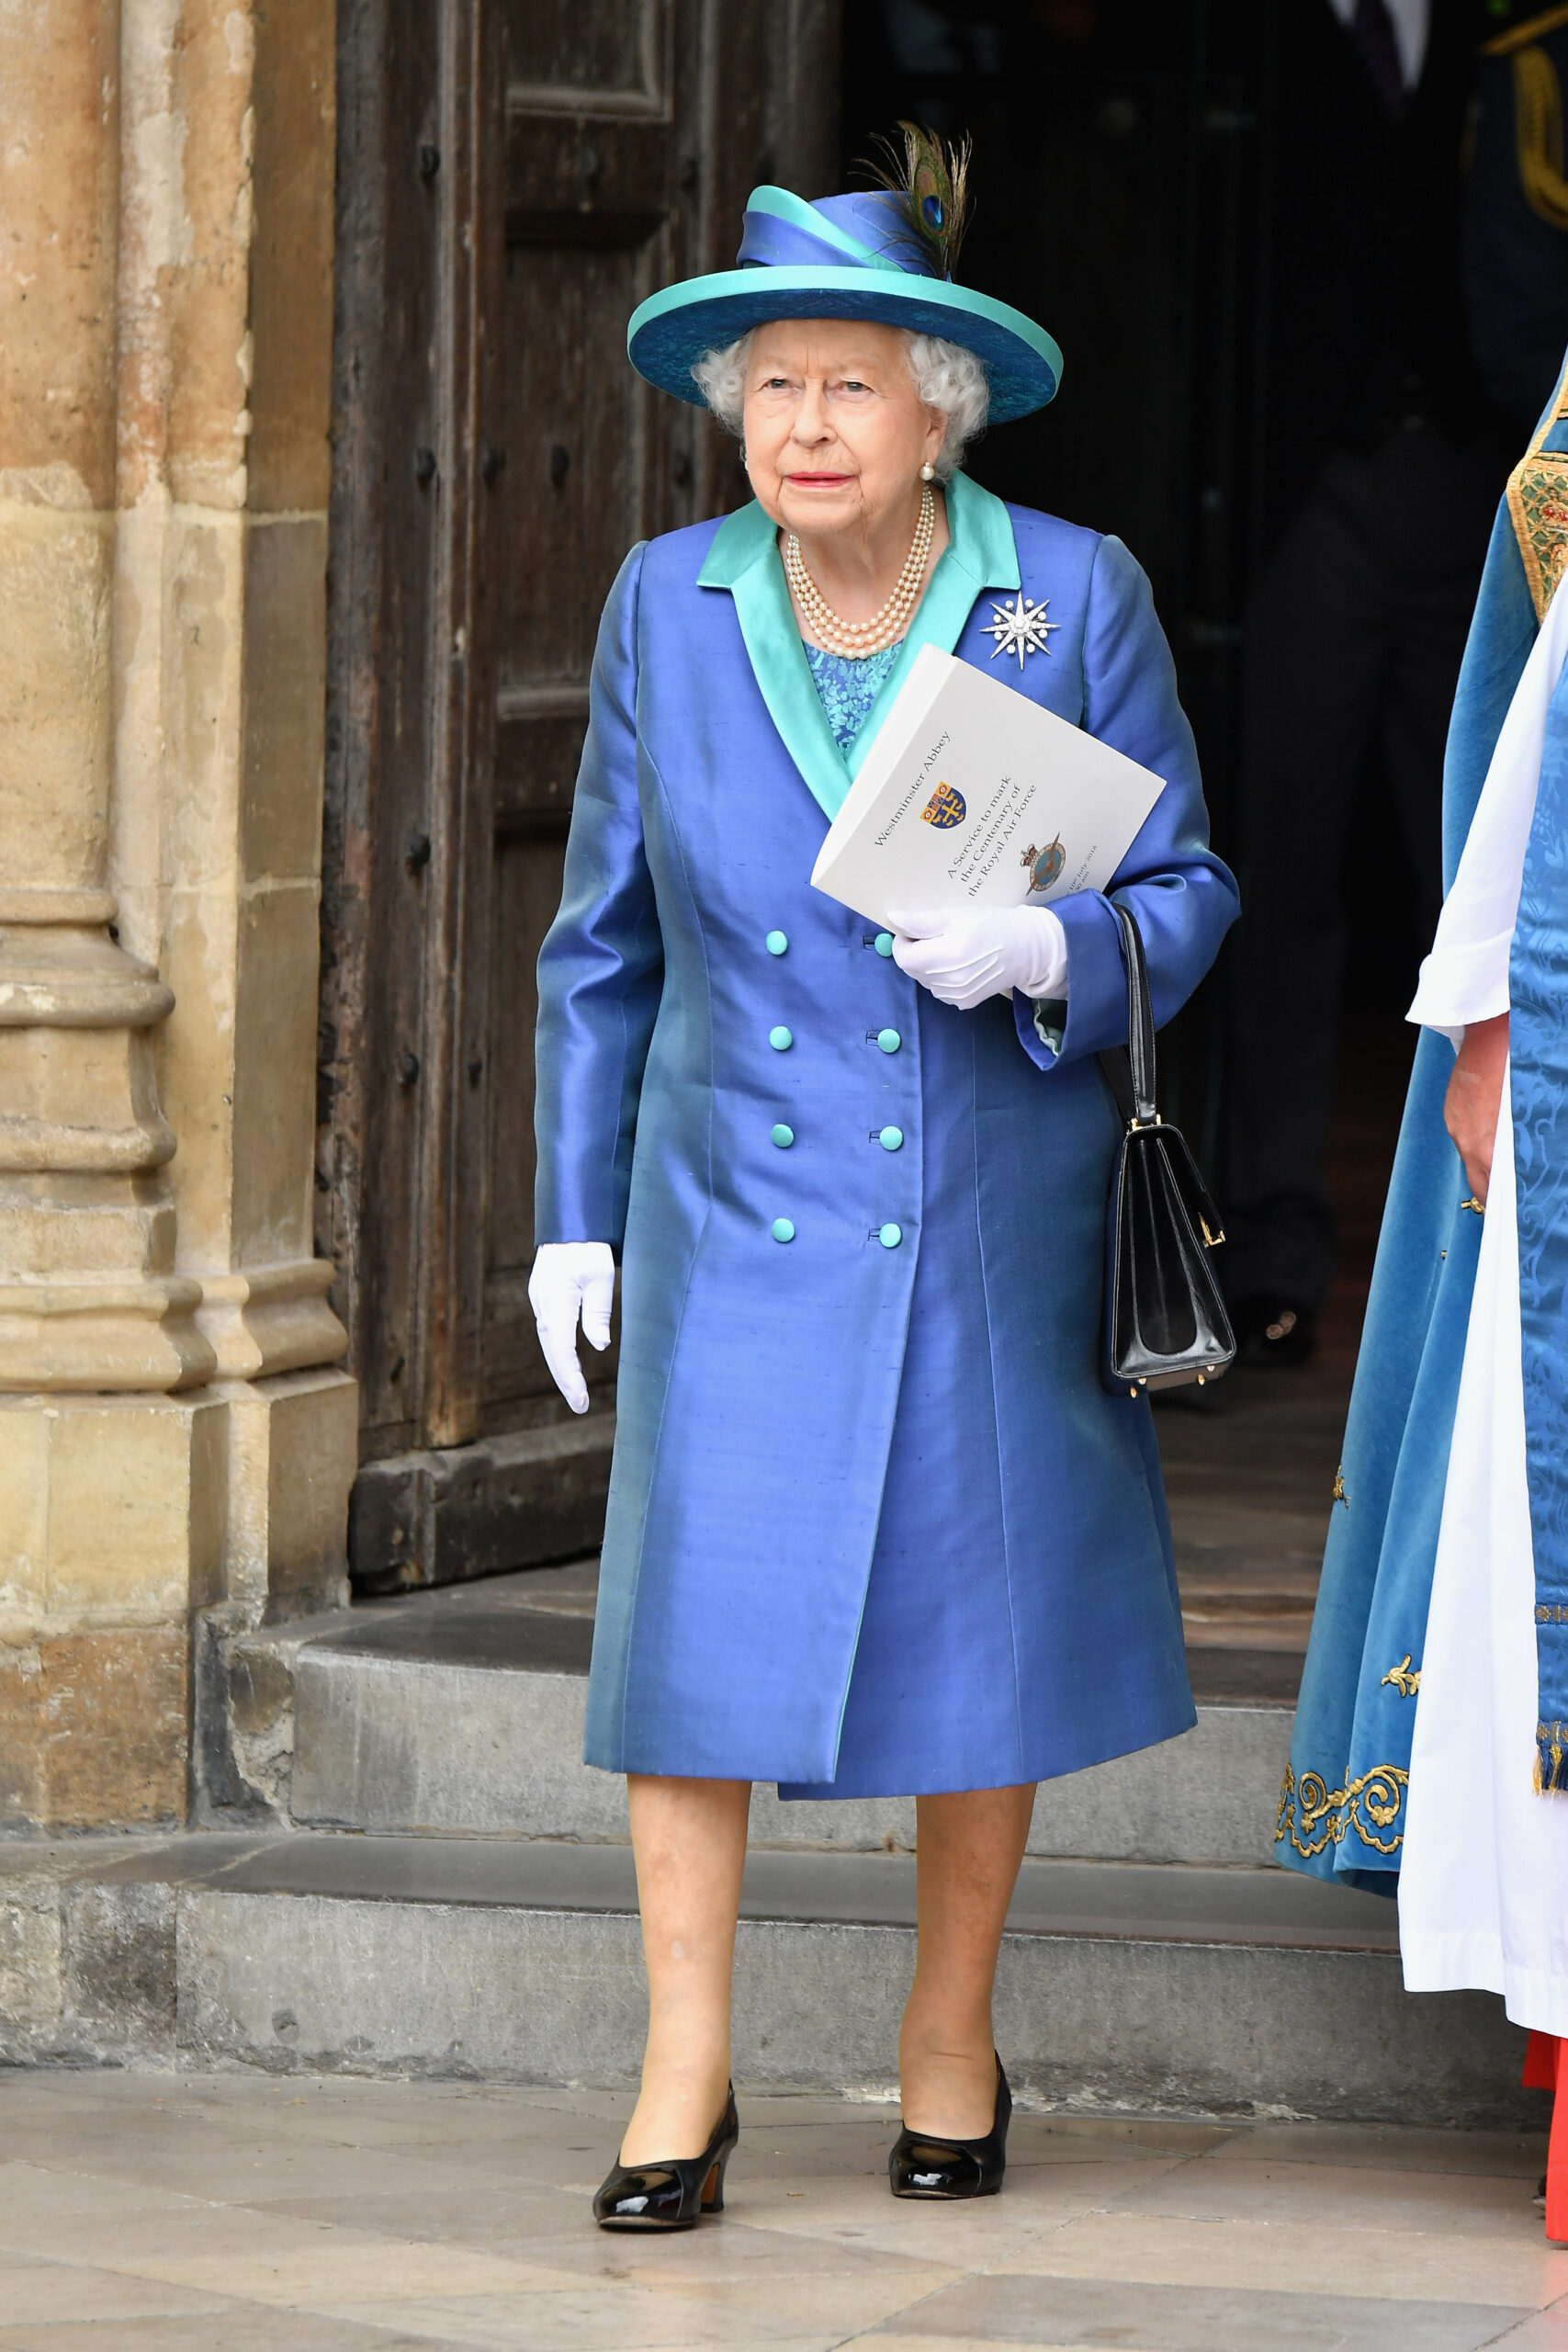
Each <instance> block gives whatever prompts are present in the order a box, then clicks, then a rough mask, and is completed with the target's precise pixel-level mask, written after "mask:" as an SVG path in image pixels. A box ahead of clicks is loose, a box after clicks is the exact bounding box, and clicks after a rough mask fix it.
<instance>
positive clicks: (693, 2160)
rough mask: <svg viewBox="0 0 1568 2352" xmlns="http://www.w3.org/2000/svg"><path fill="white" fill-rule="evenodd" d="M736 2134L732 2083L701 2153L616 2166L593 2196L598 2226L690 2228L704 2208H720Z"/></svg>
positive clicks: (710, 2210)
mask: <svg viewBox="0 0 1568 2352" xmlns="http://www.w3.org/2000/svg"><path fill="white" fill-rule="evenodd" d="M739 2137H740V2118H739V2116H738V2115H737V2114H736V2112H735V2086H734V2084H733V2083H731V2085H730V2086H729V2093H728V2098H726V2099H725V2102H724V2113H723V2114H722V2115H721V2116H720V2117H719V2119H718V2121H717V2123H716V2125H715V2126H714V2134H713V2138H712V2139H711V2140H710V2141H709V2142H708V2143H707V2146H706V2147H705V2149H704V2150H703V2152H702V2154H701V2155H700V2156H671V2157H669V2158H667V2159H664V2160H661V2161H660V2163H658V2164H648V2165H615V2167H614V2169H613V2170H612V2171H611V2173H610V2174H609V2176H608V2177H607V2178H606V2179H605V2181H604V2185H603V2187H602V2188H599V2189H597V2190H596V2191H595V2193H594V2198H593V2218H594V2220H595V2221H596V2222H598V2224H599V2226H600V2228H601V2229H602V2230H691V2229H694V2228H695V2227H696V2224H697V2222H698V2219H699V2218H700V2216H701V2215H702V2214H704V2213H722V2212H723V2211H724V2174H725V2167H726V2165H728V2162H729V2159H730V2157H731V2156H732V2155H733V2154H734V2153H735V2143H736V2142H737V2140H739Z"/></svg>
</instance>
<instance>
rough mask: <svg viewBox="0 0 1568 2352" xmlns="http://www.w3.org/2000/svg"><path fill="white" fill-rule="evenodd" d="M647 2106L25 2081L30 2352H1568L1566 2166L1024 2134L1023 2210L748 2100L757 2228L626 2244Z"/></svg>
mask: <svg viewBox="0 0 1568 2352" xmlns="http://www.w3.org/2000/svg"><path fill="white" fill-rule="evenodd" d="M627 2104H628V2102H627V2100H626V2098H625V2097H624V2096H621V2095H615V2094H608V2093H604V2092H595V2091H575V2092H574V2091H555V2090H520V2089H516V2088H510V2087H506V2088H503V2087H500V2086H485V2085H479V2084H457V2083H388V2082H362V2081H354V2080H347V2079H344V2078H343V2077H332V2078H328V2079H324V2080H322V2079H313V2078H300V2077H299V2076H294V2077H271V2076H265V2075H113V2074H85V2073H27V2074H24V2073H16V2074H12V2075H0V2346H6V2347H14V2352H23V2348H24V2347H25V2352H110V2347H113V2352H133V2348H134V2352H142V2347H145V2352H414V2347H416V2346H417V2347H420V2348H421V2352H429V2347H432V2346H454V2347H456V2346H496V2347H503V2346H518V2347H525V2352H579V2347H583V2348H584V2352H587V2348H588V2347H592V2352H621V2347H626V2352H637V2347H642V2346H648V2347H649V2352H652V2348H653V2347H658V2352H685V2348H686V2347H691V2352H695V2347H698V2346H719V2345H733V2346H743V2347H750V2346H758V2347H767V2352H829V2347H832V2346H843V2345H851V2344H853V2345H864V2346H868V2347H870V2352H980V2347H982V2346H998V2345H1029V2346H1035V2347H1055V2352H1090V2347H1103V2346H1117V2347H1120V2352H1472V2347H1478V2346H1483V2345H1484V2346H1490V2345H1502V2346H1508V2347H1509V2352H1568V2250H1564V2251H1556V2250H1554V2249H1552V2248H1551V2247H1549V2246H1548V2245H1546V2244H1545V2242H1544V2240H1543V2237H1542V2233H1541V2223H1540V2217H1539V2215H1538V2214H1537V2213H1536V2211H1535V2210H1534V2206H1533V2202H1532V2191H1533V2188H1534V2183H1535V2180H1536V2178H1537V2177H1538V2176H1539V2174H1540V2169H1541V2165H1542V2163H1543V2144H1542V2143H1541V2142H1540V2141H1539V2140H1536V2139H1533V2138H1529V2137H1522V2136H1519V2135H1517V2134H1506V2133H1485V2132H1472V2133H1458V2132H1454V2133H1445V2132H1440V2131H1393V2130H1382V2129H1378V2128H1374V2127H1370V2126H1347V2125H1334V2126H1329V2125H1318V2124H1312V2123H1288V2122H1264V2123H1255V2124H1250V2125H1248V2124H1243V2125H1236V2124H1234V2123H1227V2122H1205V2121H1202V2120H1159V2119H1147V2120H1139V2119H1134V2118H1127V2117H1111V2116H1076V2115H1074V2116H1069V2115H1060V2114H1057V2115H1037V2114H1021V2115H1019V2116H1018V2117H1017V2118H1016V2119H1015V2121H1014V2126H1013V2136H1012V2146H1011V2165H1010V2172H1009V2176H1008V2184H1007V2188H1006V2190H1005V2191H1004V2193H1003V2195H1002V2196H1001V2197H1000V2198H999V2199H994V2200H987V2202H986V2203H984V2204H978V2205H969V2206H931V2205H907V2204H895V2203H894V2202H893V2201H892V2199H890V2198H889V2197H888V2194H887V2188H886V2174H885V2170H884V2167H885V2163H886V2152H887V2147H888V2143H889V2142H890V2140H891V2138H892V2136H893V2133H894V2131H895V2130H896V2129H897V2118H896V2114H895V2112H894V2109H892V2107H891V2106H889V2105H886V2104H883V2103H878V2102H875V2101H866V2100H861V2101H852V2100H841V2101H840V2100H825V2099H820V2098H809V2099H808V2098H776V2097H772V2098H742V2099H741V2102H740V2108H741V2117H742V2135H741V2143H740V2148H739V2153H738V2154H737V2156H736V2158H735V2160H734V2163H733V2164H732V2165H731V2168H730V2175H729V2190H728V2211H727V2212H726V2214H725V2215H724V2216H723V2218H722V2219H720V2220H717V2221H712V2222H706V2223H705V2224H704V2225H703V2226H702V2227H701V2228H699V2229H698V2230H697V2231H695V2232H694V2233H690V2234H687V2235H684V2236H681V2237H675V2238H670V2239H663V2240H657V2239H656V2240H649V2239H641V2238H626V2237H611V2236H608V2235H606V2234H604V2233H601V2232H599V2231H596V2230H594V2229H593V2228H592V2226H591V2224H590V2222H589V2221H588V2217H587V2200H588V2198H589V2196H590V2194H591V2192H592V2188H593V2187H594V2185H595V2183H596V2182H597V2181H598V2179H599V2177H600V2175H601V2173H602V2171H603V2170H604V2165H605V2164H606V2162H607V2160H608V2157H609V2155H610V2154H611V2152H612V2150H613V2148H614V2146H615V2140H616V2136H617V2131H618V2126H619V2122H620V2120H621V2119H622V2118H624V2116H625V2114H626V2109H627Z"/></svg>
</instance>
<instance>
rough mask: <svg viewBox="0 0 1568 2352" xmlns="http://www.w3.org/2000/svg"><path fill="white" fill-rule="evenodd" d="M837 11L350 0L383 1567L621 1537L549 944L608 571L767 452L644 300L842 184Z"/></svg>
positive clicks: (808, 1) (332, 1056) (366, 1005)
mask: <svg viewBox="0 0 1568 2352" xmlns="http://www.w3.org/2000/svg"><path fill="white" fill-rule="evenodd" d="M837 13H838V12H837V0H787V5H777V0H772V4H770V0H431V5H429V6H426V7H424V8H422V9H405V8H401V7H399V6H395V5H394V0H345V5H344V10H343V17H342V24H343V32H342V40H343V58H342V68H341V86H340V100H341V109H340V157H339V191H340V192H339V241H338V256H339V288H338V337H337V355H338V356H337V373H338V411H339V414H338V430H337V474H336V482H335V489H334V507H333V562H332V626H333V644H332V656H331V669H332V674H331V685H330V709H331V726H330V734H329V811H328V821H327V833H326V876H325V884H324V893H323V898H324V910H323V945H324V955H323V966H324V970H323V989H322V1051H321V1161H320V1168H319V1174H318V1183H319V1185H320V1187H321V1210H322V1217H321V1241H322V1246H323V1248H325V1249H326V1250H328V1251H329V1252H330V1253H331V1254H332V1255H333V1257H334V1258H335V1260H336V1261H337V1264H338V1268H339V1285H338V1294H337V1295H338V1299H339V1307H340V1312H342V1313H343V1315H344V1319H345V1321H346V1322H347V1324H348V1327H349V1330H350V1333H351V1337H352V1342H353V1351H354V1352H353V1359H352V1361H353V1363H354V1366H355V1371H356V1372H357V1374H358V1376H359V1379H360V1381H361V1383H362V1397H363V1445H364V1454H365V1459H366V1462H367V1465H371V1466H367V1469H366V1470H365V1471H364V1472H363V1473H362V1476H361V1480H360V1486H359V1489H358V1492H357V1495H356V1505H355V1532H354V1540H353V1550H354V1555H355V1575H356V1577H357V1578H358V1580H359V1581H361V1582H362V1583H363V1584H365V1585H367V1586H369V1587H384V1586H387V1585H398V1584H409V1583H419V1582H426V1581H432V1580H445V1579H446V1578H447V1577H452V1576H458V1575H473V1574H478V1573H482V1572H484V1571H485V1570H487V1569H490V1568H493V1567H501V1566H516V1565H521V1564H523V1563H524V1562H525V1560H527V1559H530V1558H545V1557H550V1556H558V1555H560V1553H562V1552H563V1551H567V1550H570V1549H573V1548H578V1547H579V1546H580V1545H581V1544H584V1543H591V1542H592V1540H593V1538H594V1521H595V1515H596V1513H597V1512H598V1511H599V1510H601V1509H602V1499H603V1486H604V1474H605V1469H606V1466H607V1460H608V1439H609V1427H610V1425H609V1421H608V1417H607V1409H606V1408H607V1407H608V1405H609V1401H610V1391H611V1387H612V1385H613V1373H614V1366H613V1359H611V1360H603V1361H597V1362H595V1363H594V1365H593V1366H592V1373H593V1381H592V1389H593V1397H594V1406H595V1410H594V1412H593V1413H592V1414H591V1415H590V1417H589V1419H588V1421H587V1422H584V1423H580V1424H570V1417H569V1416H567V1415H566V1412H565V1408H564V1406H563V1405H562V1403H561V1401H560V1399H559V1398H558V1396H557V1395H556V1392H555V1390H554V1388H553V1386H552V1385H551V1384H550V1382H549V1380H548V1376H547V1373H546V1371H545V1368H544V1364H543V1362H542V1360H541V1358H540V1356H539V1353H538V1350H537V1345H536V1340H535V1336H534V1329H533V1318H532V1317H531V1315H530V1314H529V1311H528V1305H527V1295H526V1285H527V1277H528V1270H529V1266H530V1264H531V1261H532V1257H533V1247H534V1243H533V1219H532V1199H533V1180H534V1148H533V1127H532V1116H533V1064H532V1055H533V1027H534V1012H535V993H534V967H535V961H536V956H537V954H538V949H539V944H540V942H541V940H542V938H543V935H544V932H545V930H546V928H547V924H548V922H549V920H550V917H551V915H552V914H553V912H554V909H555V905H556V902H557V899H558V895H559V888H560V871H561V859H562V855H563V849H564V842H565V837H566V830H567V825H568V822H569V820H570V809H571V795H572V785H573V778H574V775H575V771H576V766H577V762H578V757H579V753H580V752H581V742H582V735H583V729H584V724H585V720H586V716H587V706H588V672H589V664H590V662H591V659H592V647H593V638H594V631H595V628H596V625H597V620H598V616H599V611H600V607H601V605H603V602H604V595H605V593H606V591H607V589H608V587H609V585H610V582H611V581H612V580H613V579H614V577H615V571H616V569H617V567H618V566H619V563H620V561H621V559H622V557H623V556H624V555H625V553H626V549H627V548H629V547H631V546H632V545H633V544H634V543H635V542H636V541H637V539H639V538H642V537H647V536H648V535H649V534H650V533H652V532H656V531H661V530H668V529H671V528H673V527H675V526H679V525H680V524H682V523H685V522H689V521H693V520H694V519H696V518H697V517H699V516H701V515H707V514H712V513H716V512H719V511H722V509H723V508H725V507H726V506H728V505H729V504H732V503H735V501H736V499H737V498H738V497H739V495H740V494H741V491H742V488H743V484H742V481H741V478H740V475H739V469H738V466H737V461H736V455H735V448H734V444H733V443H732V442H730V441H728V440H727V439H726V438H725V437H724V436H722V435H719V434H718V433H717V431H716V428H714V426H713V425H712V424H711V423H710V422H709V420H708V419H707V418H706V417H705V415H703V414H702V413H701V412H699V411H697V410H694V409H689V408H686V407H683V406H682V405H681V404H679V403H677V402H675V401H671V400H668V399H665V398H663V397H661V396H660V395H659V394H656V393H654V392H652V391H651V390H649V388H648V387H647V386H645V385H643V384H642V383H640V382H639V380H638V379H637V377H636V376H635V375H634V374H633V373H632V371H631V369H630V368H629V367H628V366H627V364H626V319H627V317H628V315H629V313H630V311H632V309H633V308H634V307H635V305H636V304H637V302H638V301H640V300H642V298H643V296H644V295H646V294H648V293H649V292H651V291H652V290H653V289H654V288H657V287H659V286H660V285H663V284H666V283H668V282H669V281H670V280H671V278H674V277H682V276H685V275H688V274H689V273H691V272H693V271H695V270H698V269H703V268H722V267H725V266H728V265H729V263H730V262H731V260H732V258H733V254H734V249H735V244H736V243H737V241H738V236H739V213H740V209H741V205H742V203H743V201H744V198H745V195H746V192H747V190H748V189H749V188H750V187H751V186H752V185H753V184H754V182H756V181H757V180H759V179H766V178H781V179H783V180H784V181H785V182H786V183H787V184H789V185H791V186H794V187H798V188H800V189H801V190H802V191H803V192H804V193H807V194H816V193H818V192H820V190H821V189H823V188H825V187H829V186H830V185H831V184H832V178H833V169H834V157H835V154H836V139H837V109H836V90H837V74H838V23H837ZM569 1424H570V1425H569Z"/></svg>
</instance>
